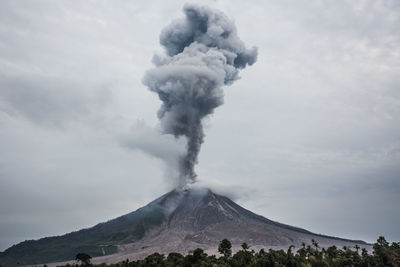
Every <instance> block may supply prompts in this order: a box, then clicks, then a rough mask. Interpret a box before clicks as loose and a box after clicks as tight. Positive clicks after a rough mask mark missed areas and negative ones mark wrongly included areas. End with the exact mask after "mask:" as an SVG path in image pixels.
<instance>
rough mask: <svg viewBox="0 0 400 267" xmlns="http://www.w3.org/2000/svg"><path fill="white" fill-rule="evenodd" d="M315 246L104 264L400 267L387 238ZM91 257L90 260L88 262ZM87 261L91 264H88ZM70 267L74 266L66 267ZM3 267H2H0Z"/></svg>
mask: <svg viewBox="0 0 400 267" xmlns="http://www.w3.org/2000/svg"><path fill="white" fill-rule="evenodd" d="M311 244H312V246H310V245H309V246H306V244H303V245H302V246H301V247H300V248H299V249H297V250H296V249H295V247H294V246H290V247H289V248H288V249H287V251H284V250H272V249H270V250H268V251H265V250H264V249H261V250H260V251H259V252H257V253H256V252H254V251H253V250H251V251H250V250H249V248H250V246H249V245H248V244H247V243H243V244H242V250H239V251H237V252H236V253H235V254H234V255H232V244H231V242H230V241H229V240H227V239H224V240H222V241H221V242H220V244H219V246H218V251H219V252H220V253H221V254H222V257H220V258H217V257H216V256H214V255H212V256H209V255H207V254H206V253H205V252H204V250H203V249H201V248H197V249H195V250H194V251H193V252H192V253H189V254H188V255H186V256H184V255H181V254H179V253H174V252H173V253H170V254H168V256H167V257H165V256H164V255H163V254H159V253H153V254H151V255H149V256H147V257H146V258H145V259H143V260H137V261H129V260H128V259H127V260H126V261H123V262H120V263H117V264H111V265H107V264H104V263H103V264H100V265H94V266H99V267H100V266H101V267H175V266H177V267H192V266H193V267H217V266H226V267H228V266H233V267H245V266H250V267H342V266H351V267H373V266H378V267H380V266H384V267H400V243H399V242H393V243H392V244H389V243H388V242H387V241H386V240H385V238H384V237H379V238H378V240H377V242H376V243H375V244H374V245H373V253H372V254H369V253H368V251H367V250H366V249H365V248H362V249H361V250H360V247H359V246H357V245H356V246H354V248H352V247H348V246H345V247H343V248H342V249H338V248H337V247H336V246H331V247H329V248H326V249H325V248H322V249H321V248H320V247H319V245H318V243H317V242H316V241H315V240H312V242H311ZM87 257H89V258H87ZM76 259H77V260H79V261H81V263H82V265H84V266H89V265H90V256H89V255H88V254H85V253H79V254H77V255H76ZM85 259H87V261H86V260H85ZM66 266H70V265H66ZM0 267H1V265H0Z"/></svg>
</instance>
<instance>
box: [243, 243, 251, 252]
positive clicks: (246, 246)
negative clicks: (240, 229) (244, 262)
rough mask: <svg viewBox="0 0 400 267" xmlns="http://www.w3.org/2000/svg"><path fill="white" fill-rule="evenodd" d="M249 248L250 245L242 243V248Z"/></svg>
mask: <svg viewBox="0 0 400 267" xmlns="http://www.w3.org/2000/svg"><path fill="white" fill-rule="evenodd" d="M249 248H250V246H249V245H248V244H247V243H246V242H244V243H243V244H242V249H243V250H244V251H246V250H248V249H249Z"/></svg>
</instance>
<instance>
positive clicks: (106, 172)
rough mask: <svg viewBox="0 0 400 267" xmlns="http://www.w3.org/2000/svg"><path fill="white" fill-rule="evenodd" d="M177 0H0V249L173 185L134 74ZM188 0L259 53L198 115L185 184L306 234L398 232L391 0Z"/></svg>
mask: <svg viewBox="0 0 400 267" xmlns="http://www.w3.org/2000/svg"><path fill="white" fill-rule="evenodd" d="M185 2H186V1H162V0H160V1H50V0H49V1H11V0H9V1H8V0H6V1H1V2H0V251H2V250H4V249H6V248H7V247H9V246H11V245H12V244H15V243H18V242H20V241H23V240H26V239H36V238H40V237H45V236H51V235H60V234H64V233H66V232H70V231H74V230H78V229H81V228H85V227H90V226H93V225H95V224H96V223H99V222H102V221H106V220H109V219H112V218H114V217H117V216H120V215H122V214H125V213H128V212H131V211H133V210H135V209H137V208H139V207H141V206H143V205H145V204H146V203H148V202H149V201H151V200H153V199H154V198H156V197H158V196H160V195H161V194H163V193H165V192H167V191H168V190H171V189H172V187H173V183H172V182H171V180H170V179H169V178H168V174H167V175H166V171H167V172H168V166H166V164H165V162H168V160H167V161H165V160H160V158H168V155H170V153H172V154H171V155H174V154H173V153H178V152H179V146H178V147H176V146H175V145H176V143H175V142H174V140H173V139H170V138H168V137H165V136H164V137H160V136H157V135H155V134H154V129H157V127H158V119H157V115H156V112H157V110H158V108H159V106H160V104H161V102H160V101H159V100H158V97H157V95H155V94H154V93H151V92H149V91H148V89H147V88H146V87H145V86H144V85H143V84H142V78H143V76H144V74H145V72H146V70H148V69H150V68H152V63H151V59H152V56H153V54H154V53H155V52H158V53H159V52H162V49H161V47H160V45H159V34H160V31H161V30H162V28H163V27H164V26H165V25H167V24H169V23H170V22H171V20H173V19H175V18H180V17H182V16H183V13H182V7H183V5H184V3H185ZM201 3H204V4H206V5H208V6H210V7H212V8H217V9H220V10H221V11H223V12H225V14H226V15H227V16H228V17H229V18H231V19H233V20H234V21H235V24H236V26H237V28H238V35H239V37H240V38H241V39H242V40H243V41H244V42H245V43H246V45H248V46H253V45H255V46H258V49H259V57H258V61H257V62H256V64H254V65H253V66H251V67H249V68H246V69H245V70H243V71H242V72H241V74H240V76H241V79H240V80H238V81H237V82H236V83H235V84H233V85H232V86H229V87H226V88H224V93H225V103H224V105H223V106H221V107H219V108H217V109H216V111H215V114H214V115H213V116H212V117H209V118H207V119H206V121H205V134H206V137H205V143H204V144H203V146H202V150H201V152H200V156H199V164H198V166H197V168H196V171H197V173H198V179H199V183H200V184H202V185H211V186H212V188H215V189H216V190H217V191H218V192H223V193H226V194H228V195H229V196H232V197H233V198H234V199H235V200H236V201H237V202H238V203H239V204H240V205H243V206H244V207H245V208H247V209H250V210H252V211H254V212H256V213H258V214H261V215H263V216H265V217H267V218H269V219H272V220H276V221H279V222H283V223H286V224H291V225H294V226H299V227H303V228H306V229H308V230H310V231H313V232H316V233H322V234H327V235H334V236H339V237H345V238H352V239H363V240H366V241H369V242H373V241H375V240H376V238H377V237H378V236H379V235H384V236H385V237H386V238H387V239H388V240H390V241H400V228H399V227H398V226H399V225H400V205H399V203H400V75H399V73H400V34H399V28H400V2H399V1H397V0H393V1H308V0H307V1H306V0H304V1H282V0H276V1H261V0H260V1H239V0H237V1H228V0H222V1H219V0H218V1H201ZM178 145H179V144H178ZM132 148H134V149H132ZM135 148H144V149H135ZM142 150H148V151H150V152H151V153H144V152H143V151H142Z"/></svg>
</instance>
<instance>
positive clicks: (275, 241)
mask: <svg viewBox="0 0 400 267" xmlns="http://www.w3.org/2000/svg"><path fill="white" fill-rule="evenodd" d="M223 238H228V239H229V240H231V242H232V244H233V246H234V248H235V247H238V246H239V245H240V244H241V243H243V242H247V243H248V244H249V245H251V246H252V247H253V248H254V249H259V248H261V247H264V248H270V247H276V248H283V247H287V246H289V245H291V244H293V245H295V246H297V247H299V246H300V245H301V243H302V242H304V243H306V244H309V243H311V239H314V240H316V241H317V242H318V243H319V244H320V245H321V246H330V245H337V246H342V245H348V246H349V245H350V246H352V245H355V244H358V245H359V246H367V244H366V243H365V242H363V241H354V240H347V239H341V238H336V237H328V236H323V235H316V234H313V233H311V232H309V231H307V230H304V229H301V228H297V227H293V226H289V225H285V224H281V223H278V222H274V221H271V220H269V219H266V218H264V217H262V216H259V215H256V214H254V213H252V212H250V211H248V210H246V209H244V208H242V207H240V206H239V205H237V204H236V203H234V202H233V201H232V200H230V199H229V198H227V197H224V196H221V195H218V194H215V193H213V192H212V191H211V190H209V189H190V190H183V191H177V190H174V191H171V192H169V193H167V194H165V195H164V196H162V197H160V198H158V199H156V200H154V201H153V202H151V203H149V204H148V205H146V206H145V207H143V208H140V209H138V210H136V211H134V212H132V213H129V214H127V215H124V216H121V217H118V218H116V219H113V220H110V221H108V222H106V223H101V224H98V225H96V226H94V227H92V228H88V229H84V230H80V231H77V232H72V233H69V234H66V235H63V236H56V237H48V238H43V239H40V240H31V241H25V242H22V243H19V244H17V245H14V246H12V247H10V248H9V249H7V250H5V251H4V252H2V253H0V264H2V265H3V266H16V265H26V264H39V263H46V262H55V261H65V260H72V259H74V257H75V255H76V254H77V253H79V252H85V253H88V254H90V255H91V256H101V257H99V258H97V259H94V262H98V263H100V262H115V261H118V260H125V259H126V258H130V259H136V258H140V257H144V256H146V255H148V254H151V253H153V252H161V253H169V252H180V253H188V252H190V251H191V250H194V249H195V248H198V247H200V248H203V249H204V250H206V251H208V252H215V251H216V248H217V246H218V243H219V241H221V240H222V239H223Z"/></svg>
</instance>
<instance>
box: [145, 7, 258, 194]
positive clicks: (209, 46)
mask: <svg viewBox="0 0 400 267" xmlns="http://www.w3.org/2000/svg"><path fill="white" fill-rule="evenodd" d="M183 11H184V13H185V16H186V17H185V18H184V19H179V20H176V21H174V22H172V23H171V24H170V25H168V26H167V27H165V28H164V29H163V31H162V32H161V35H160V43H161V45H163V46H164V48H165V50H166V55H163V56H160V55H156V56H154V58H153V63H154V64H155V65H156V68H154V69H151V70H149V71H148V72H147V73H146V75H145V77H144V79H143V83H144V84H145V85H147V86H148V87H149V89H150V90H151V91H153V92H155V93H157V94H158V96H159V98H160V100H161V101H162V102H163V104H162V106H161V108H160V110H159V111H158V117H159V119H160V121H161V127H162V129H163V131H164V133H166V134H172V135H174V136H175V137H179V136H186V138H187V152H186V154H185V155H184V156H183V157H182V158H181V159H180V162H179V183H180V186H185V185H186V184H187V183H192V182H194V181H195V179H196V173H195V171H194V165H195V164H196V163H197V157H198V154H199V151H200V146H201V144H202V143H203V141H204V132H203V126H202V119H203V118H204V117H205V116H207V115H209V114H212V113H213V111H214V109H215V108H216V107H218V106H220V105H222V103H223V91H222V88H221V87H222V86H223V85H230V84H232V83H233V82H234V81H235V80H237V79H238V78H239V76H238V72H239V69H243V68H245V67H246V66H247V65H252V64H253V63H254V62H255V61H256V59H257V48H255V47H253V48H251V49H247V48H246V47H245V45H244V43H243V42H242V41H241V40H240V39H239V37H238V36H237V33H236V27H235V25H234V24H233V22H232V21H231V20H229V19H228V17H226V16H225V15H224V14H223V13H221V12H220V11H217V10H213V9H210V8H208V7H204V6H198V5H194V4H186V5H185V6H184V8H183Z"/></svg>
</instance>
